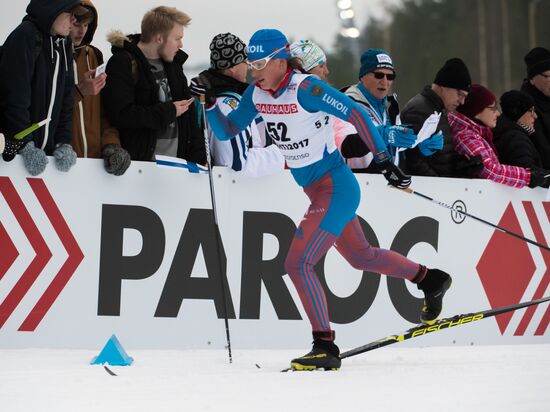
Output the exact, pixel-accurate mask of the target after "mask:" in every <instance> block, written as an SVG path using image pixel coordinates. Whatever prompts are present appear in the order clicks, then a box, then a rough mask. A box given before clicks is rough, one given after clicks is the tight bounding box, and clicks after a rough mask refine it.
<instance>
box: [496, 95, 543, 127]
mask: <svg viewBox="0 0 550 412" xmlns="http://www.w3.org/2000/svg"><path fill="white" fill-rule="evenodd" d="M534 106H535V100H533V98H532V97H531V96H529V95H528V94H527V93H524V92H520V91H518V90H510V91H509V92H506V93H504V94H503V95H502V96H500V107H501V108H502V113H504V116H506V117H507V118H508V119H510V120H512V121H514V122H515V121H517V120H518V119H519V118H520V117H521V116H523V115H524V114H525V113H526V112H527V111H529V110H530V109H532V108H533V107H534Z"/></svg>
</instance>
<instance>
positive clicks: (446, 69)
mask: <svg viewBox="0 0 550 412" xmlns="http://www.w3.org/2000/svg"><path fill="white" fill-rule="evenodd" d="M433 82H434V83H435V84H438V85H439V86H443V87H450V88H452V89H459V90H464V91H466V92H467V91H470V86H471V84H472V79H471V78H470V72H469V71H468V68H467V67H466V65H465V64H464V62H463V61H462V60H461V59H459V58H457V57H455V58H452V59H449V60H447V61H446V62H445V64H444V65H443V67H442V68H441V69H439V71H438V72H437V74H436V75H435V79H434V81H433Z"/></svg>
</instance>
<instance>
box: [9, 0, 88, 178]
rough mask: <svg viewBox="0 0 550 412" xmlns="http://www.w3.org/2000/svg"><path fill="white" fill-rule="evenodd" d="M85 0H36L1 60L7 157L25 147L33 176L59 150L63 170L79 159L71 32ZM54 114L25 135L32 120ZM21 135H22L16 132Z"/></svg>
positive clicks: (28, 9) (23, 154)
mask: <svg viewBox="0 0 550 412" xmlns="http://www.w3.org/2000/svg"><path fill="white" fill-rule="evenodd" d="M82 12H85V9H83V8H82V7H81V6H80V1H79V0H31V2H30V3H29V5H28V6H27V16H26V17H25V18H24V19H23V22H22V23H21V24H20V25H19V26H18V27H17V28H16V29H15V30H14V31H13V32H12V33H11V34H10V35H9V36H8V38H7V40H6V42H5V43H4V45H3V47H2V59H1V61H0V125H1V128H2V131H3V132H4V134H5V135H6V150H5V151H4V154H3V157H4V160H7V161H9V160H12V159H13V158H14V156H15V154H17V153H21V155H22V156H23V160H24V162H25V166H26V168H27V170H28V171H29V173H30V174H31V175H33V176H35V175H38V174H40V173H42V172H43V171H44V170H45V168H46V164H47V163H48V158H47V156H46V155H52V154H53V155H54V157H55V164H56V166H57V168H58V169H59V170H62V171H68V170H69V168H70V167H71V166H72V165H74V163H76V154H75V153H74V151H73V150H72V148H71V146H70V142H71V137H72V136H71V135H72V130H71V129H72V111H73V96H72V87H73V65H72V59H73V52H72V46H71V42H70V39H69V38H68V35H69V32H70V30H71V26H72V24H73V23H74V21H75V14H79V13H82ZM44 120H48V121H47V122H46V123H45V125H44V126H42V127H41V128H39V129H38V130H35V131H34V132H32V133H30V134H27V135H26V136H21V135H20V133H21V132H22V131H24V130H26V129H27V128H29V127H30V126H31V125H33V124H36V123H39V122H42V121H44ZM16 137H17V138H16Z"/></svg>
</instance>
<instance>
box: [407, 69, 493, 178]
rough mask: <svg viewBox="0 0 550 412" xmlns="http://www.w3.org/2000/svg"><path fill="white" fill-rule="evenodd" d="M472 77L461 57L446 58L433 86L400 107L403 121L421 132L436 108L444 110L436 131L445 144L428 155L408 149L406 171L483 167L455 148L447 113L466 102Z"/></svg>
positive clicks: (471, 171) (469, 171) (446, 172)
mask: <svg viewBox="0 0 550 412" xmlns="http://www.w3.org/2000/svg"><path fill="white" fill-rule="evenodd" d="M471 83H472V80H471V78H470V73H469V71H468V68H467V67H466V65H465V64H464V62H463V61H462V60H461V59H459V58H453V59H450V60H447V61H446V62H445V64H444V65H443V67H442V68H441V69H439V71H438V72H437V74H436V76H435V79H434V81H433V83H432V85H431V86H425V87H424V89H423V90H422V92H420V94H417V95H416V96H414V97H413V98H412V99H411V100H410V101H409V102H408V103H407V105H406V106H405V107H404V108H403V110H402V111H401V122H402V123H403V124H406V125H410V126H411V127H412V128H413V130H414V132H415V133H418V132H419V131H420V129H421V128H422V125H423V124H424V122H425V121H426V119H427V118H428V117H429V116H430V115H432V114H433V113H434V112H439V113H441V118H440V120H439V124H438V125H437V130H436V132H439V131H442V132H443V148H442V149H441V150H440V151H437V152H436V153H434V154H432V155H431V156H425V155H424V154H422V152H421V151H420V149H419V148H418V147H416V148H414V149H409V150H406V151H405V159H404V162H403V163H402V164H401V165H402V166H403V168H404V171H405V172H406V173H409V174H413V175H417V176H441V177H471V176H475V175H476V173H477V172H478V171H479V170H480V169H481V168H482V166H483V163H482V162H481V159H467V158H466V157H464V156H462V155H460V154H458V153H456V152H455V151H454V149H453V143H452V132H451V128H450V126H449V121H448V120H447V113H448V112H452V111H455V110H456V108H457V107H458V106H459V105H461V104H463V103H464V99H465V98H466V96H467V95H468V91H469V90H470V86H471Z"/></svg>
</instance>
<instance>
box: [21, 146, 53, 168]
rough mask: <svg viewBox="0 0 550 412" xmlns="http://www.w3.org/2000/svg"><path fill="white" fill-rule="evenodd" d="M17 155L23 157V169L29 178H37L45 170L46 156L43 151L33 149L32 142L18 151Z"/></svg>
mask: <svg viewBox="0 0 550 412" xmlns="http://www.w3.org/2000/svg"><path fill="white" fill-rule="evenodd" d="M19 154H20V155H21V156H23V162H24V164H25V168H26V169H27V171H28V172H29V174H30V175H31V176H38V175H39V174H40V173H42V172H43V171H44V170H46V165H47V164H48V156H46V152H44V150H42V149H40V148H38V147H35V146H34V142H33V141H32V140H31V141H30V142H28V143H27V144H26V145H25V146H24V147H23V148H22V149H21V150H20V151H19Z"/></svg>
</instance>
